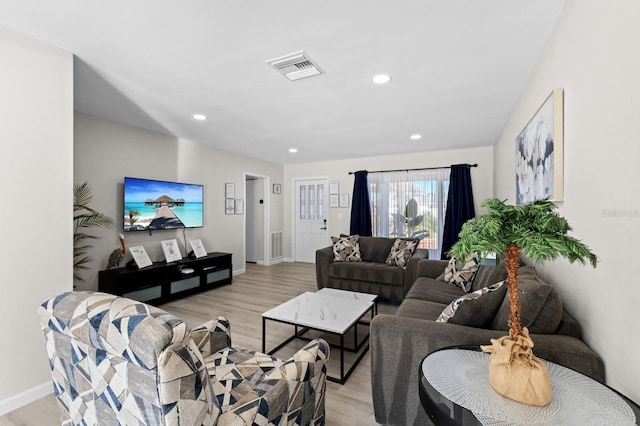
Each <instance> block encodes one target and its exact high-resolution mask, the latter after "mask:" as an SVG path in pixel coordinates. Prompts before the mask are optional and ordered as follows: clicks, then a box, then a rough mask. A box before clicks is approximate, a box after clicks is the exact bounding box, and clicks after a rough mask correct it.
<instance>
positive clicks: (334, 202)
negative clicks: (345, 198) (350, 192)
mask: <svg viewBox="0 0 640 426" xmlns="http://www.w3.org/2000/svg"><path fill="white" fill-rule="evenodd" d="M339 198H340V196H339V195H338V194H329V207H338V206H339V205H340V203H339Z"/></svg>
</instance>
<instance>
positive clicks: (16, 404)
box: [0, 381, 53, 416]
mask: <svg viewBox="0 0 640 426" xmlns="http://www.w3.org/2000/svg"><path fill="white" fill-rule="evenodd" d="M51 393H53V385H52V384H51V382H50V381H49V382H46V383H43V384H41V385H38V386H36V387H34V388H31V389H27V390H26V391H24V392H20V393H19V394H17V395H13V396H10V397H9V398H6V399H3V400H1V401H0V416H3V415H5V414H7V413H8V412H10V411H13V410H17V409H18V408H20V407H24V406H25V405H27V404H31V403H32V402H33V401H36V400H38V399H40V398H44V397H45V396H47V395H49V394H51Z"/></svg>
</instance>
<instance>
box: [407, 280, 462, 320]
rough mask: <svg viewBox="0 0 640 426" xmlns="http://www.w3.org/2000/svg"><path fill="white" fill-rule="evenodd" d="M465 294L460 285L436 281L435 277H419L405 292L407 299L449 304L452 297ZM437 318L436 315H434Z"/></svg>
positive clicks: (455, 297)
mask: <svg viewBox="0 0 640 426" xmlns="http://www.w3.org/2000/svg"><path fill="white" fill-rule="evenodd" d="M464 294H466V293H465V291H464V290H462V289H461V288H460V287H455V286H452V285H451V284H448V283H445V282H442V281H438V280H436V279H435V278H428V277H420V278H418V279H417V280H416V281H415V282H414V283H413V286H411V289H410V290H409V291H408V292H407V295H406V298H407V299H420V300H428V301H431V302H436V303H441V304H443V305H447V304H449V303H450V302H451V301H452V300H453V299H457V298H458V297H460V296H462V295H464ZM436 318H437V317H436Z"/></svg>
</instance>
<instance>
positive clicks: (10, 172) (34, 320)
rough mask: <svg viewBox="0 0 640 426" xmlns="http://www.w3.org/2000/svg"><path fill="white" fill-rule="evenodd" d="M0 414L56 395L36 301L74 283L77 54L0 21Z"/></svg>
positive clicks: (42, 299)
mask: <svg viewBox="0 0 640 426" xmlns="http://www.w3.org/2000/svg"><path fill="white" fill-rule="evenodd" d="M0 135H1V139H2V154H1V155H0V182H2V191H1V194H2V195H1V197H2V208H1V209H0V223H2V224H3V227H2V228H3V229H2V244H0V259H2V266H3V268H2V297H0V323H1V324H2V325H3V327H2V350H0V415H2V414H4V413H6V412H8V411H11V410H13V409H15V408H18V407H20V406H22V405H24V404H26V403H29V402H31V401H32V400H34V399H36V398H40V397H43V396H44V395H46V394H48V393H51V392H53V386H52V384H51V373H50V371H49V362H48V360H47V355H46V351H45V346H44V340H43V337H42V333H41V331H40V321H39V317H38V314H37V308H38V306H39V305H40V303H42V302H43V301H44V300H45V299H47V298H49V297H52V296H54V295H56V294H59V293H62V292H63V291H68V290H71V289H72V264H73V262H72V255H71V246H72V241H73V239H72V233H73V231H72V221H71V217H72V207H71V206H72V205H73V198H72V187H73V185H72V184H73V179H72V170H73V151H72V150H73V57H72V55H71V54H70V53H68V52H64V51H62V50H59V49H55V48H53V47H50V46H48V45H46V44H44V43H41V42H39V41H36V40H34V39H31V38H28V37H25V36H22V35H20V34H18V33H16V32H13V31H10V30H8V29H6V28H3V27H0Z"/></svg>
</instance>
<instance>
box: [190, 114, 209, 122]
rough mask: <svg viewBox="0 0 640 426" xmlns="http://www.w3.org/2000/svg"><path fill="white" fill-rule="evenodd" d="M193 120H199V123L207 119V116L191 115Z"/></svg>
mask: <svg viewBox="0 0 640 426" xmlns="http://www.w3.org/2000/svg"><path fill="white" fill-rule="evenodd" d="M193 118H194V119H195V120H200V121H204V120H206V119H207V116H206V115H204V114H193Z"/></svg>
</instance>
